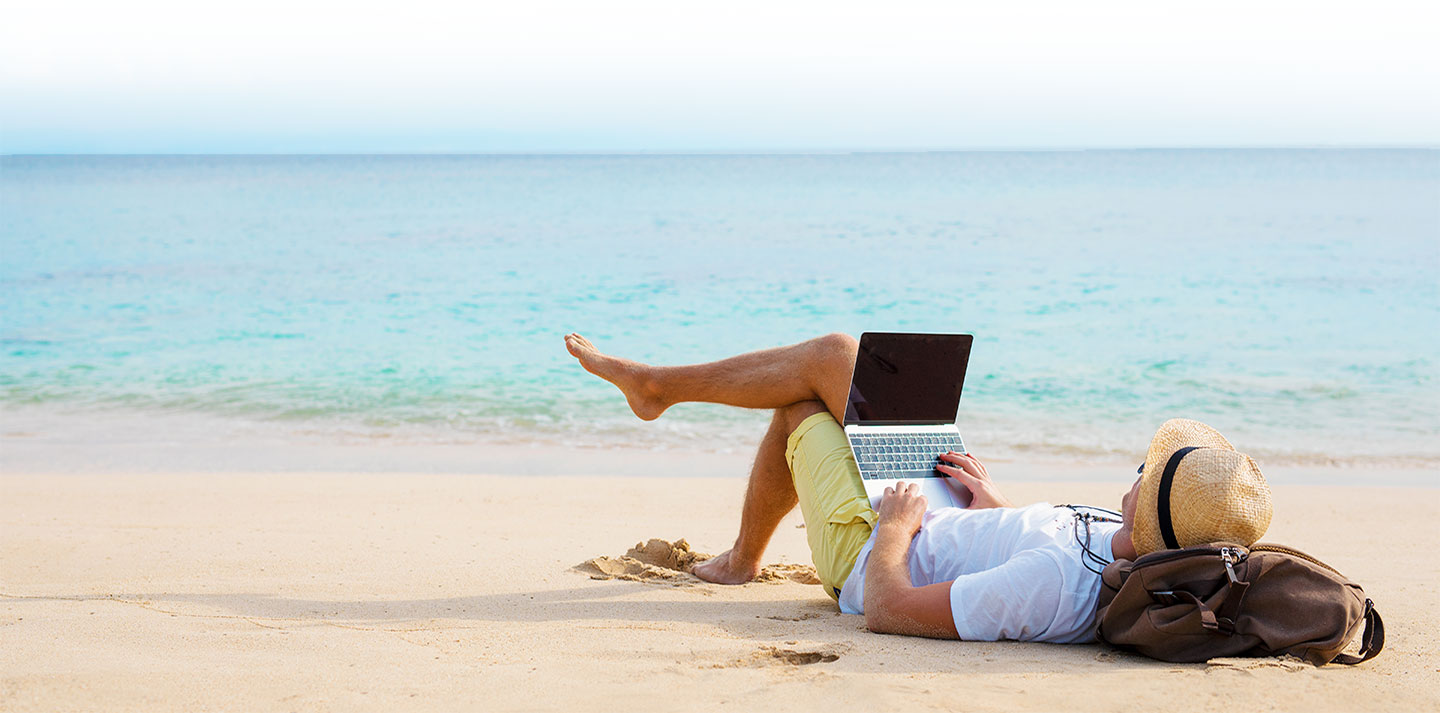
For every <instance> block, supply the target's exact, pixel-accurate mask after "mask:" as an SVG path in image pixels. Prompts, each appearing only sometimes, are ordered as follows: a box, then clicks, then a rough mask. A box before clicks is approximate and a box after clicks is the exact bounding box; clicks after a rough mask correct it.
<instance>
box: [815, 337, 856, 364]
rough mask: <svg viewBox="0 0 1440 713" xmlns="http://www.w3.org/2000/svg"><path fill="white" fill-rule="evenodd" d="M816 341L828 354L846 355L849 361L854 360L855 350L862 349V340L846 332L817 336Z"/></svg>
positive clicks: (845, 357) (846, 359)
mask: <svg viewBox="0 0 1440 713" xmlns="http://www.w3.org/2000/svg"><path fill="white" fill-rule="evenodd" d="M815 343H816V344H817V345H818V346H819V347H820V348H821V349H822V350H824V351H825V352H826V353H827V354H833V355H835V356H836V357H844V359H845V361H847V362H849V361H853V360H854V359H855V352H856V351H858V350H859V349H860V340H858V339H856V338H854V337H852V336H850V335H848V334H846V333H844V332H831V333H830V334H827V335H825V336H823V337H816V338H815Z"/></svg>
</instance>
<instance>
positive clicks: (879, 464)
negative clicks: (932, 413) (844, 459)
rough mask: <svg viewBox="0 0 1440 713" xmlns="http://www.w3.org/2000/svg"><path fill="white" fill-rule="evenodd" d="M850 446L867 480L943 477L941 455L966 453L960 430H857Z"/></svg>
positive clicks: (861, 473)
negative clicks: (912, 431)
mask: <svg viewBox="0 0 1440 713" xmlns="http://www.w3.org/2000/svg"><path fill="white" fill-rule="evenodd" d="M850 446H851V448H852V449H853V450H854V451H855V462H856V464H858V465H859V466H860V477H861V478H864V479H865V480H876V479H886V480H888V479H895V478H910V479H913V478H941V477H944V474H943V473H940V472H939V471H936V470H935V466H936V465H938V464H939V463H940V455H941V454H942V453H948V452H950V451H955V452H956V453H964V452H965V444H964V443H963V442H961V440H960V434H958V433H920V434H897V433H854V434H851V435H850Z"/></svg>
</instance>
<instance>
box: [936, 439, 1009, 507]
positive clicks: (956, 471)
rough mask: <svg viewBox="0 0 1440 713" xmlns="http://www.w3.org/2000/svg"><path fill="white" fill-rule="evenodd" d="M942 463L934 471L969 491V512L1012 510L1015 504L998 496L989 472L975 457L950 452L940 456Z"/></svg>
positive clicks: (998, 492)
mask: <svg viewBox="0 0 1440 713" xmlns="http://www.w3.org/2000/svg"><path fill="white" fill-rule="evenodd" d="M940 460H942V461H944V463H942V464H940V465H937V466H935V470H938V471H940V472H941V473H944V474H945V475H948V476H950V477H951V478H954V479H955V480H957V481H959V483H960V484H961V485H964V486H965V487H966V488H968V489H969V490H970V495H971V498H970V507H969V508H967V509H969V510H983V509H985V508H1013V507H1015V504H1014V503H1012V502H1010V500H1009V498H1006V497H1005V496H1004V495H1001V494H1000V491H999V490H997V489H996V488H995V483H994V482H992V481H991V480H990V472H989V471H988V470H986V469H985V464H984V463H981V462H980V459H978V458H976V457H975V456H972V455H969V454H964V453H955V452H953V451H952V452H950V453H946V454H945V455H942V456H940Z"/></svg>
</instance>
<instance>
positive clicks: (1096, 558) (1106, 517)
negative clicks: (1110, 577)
mask: <svg viewBox="0 0 1440 713" xmlns="http://www.w3.org/2000/svg"><path fill="white" fill-rule="evenodd" d="M1060 507H1062V508H1070V511H1071V512H1073V513H1075V520H1074V521H1073V522H1074V525H1075V541H1076V542H1079V543H1080V549H1081V551H1082V553H1081V555H1080V564H1082V565H1085V569H1088V570H1090V571H1091V572H1094V573H1095V574H1103V573H1104V570H1105V566H1106V565H1108V564H1110V560H1107V559H1105V558H1104V557H1101V556H1100V555H1097V554H1095V552H1094V550H1091V549H1090V525H1091V524H1092V523H1096V522H1124V516H1123V515H1121V514H1120V513H1118V512H1115V511H1114V510H1109V509H1106V508H1097V507H1095V506H1093V505H1068V504H1067V505H1061V506H1060ZM1081 508H1084V509H1085V510H1095V511H1098V512H1101V513H1104V514H1103V515H1097V514H1095V513H1092V512H1083V511H1082V510H1081ZM1111 516H1113V517H1111ZM1082 522H1083V523H1085V539H1084V541H1083V542H1082V541H1081V540H1080V523H1082ZM1092 563H1093V564H1096V565H1099V566H1100V569H1096V568H1095V567H1092V566H1091V564H1092Z"/></svg>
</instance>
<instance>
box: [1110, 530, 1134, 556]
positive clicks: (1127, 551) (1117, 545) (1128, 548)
mask: <svg viewBox="0 0 1440 713" xmlns="http://www.w3.org/2000/svg"><path fill="white" fill-rule="evenodd" d="M1131 532H1132V530H1131V529H1130V523H1128V522H1127V523H1125V524H1123V525H1121V526H1120V529H1119V530H1116V531H1115V537H1114V538H1112V539H1111V540H1110V552H1111V554H1114V555H1115V559H1126V560H1133V559H1135V557H1136V556H1137V555H1136V553H1135V543H1134V541H1133V540H1131V539H1130V533H1131Z"/></svg>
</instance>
